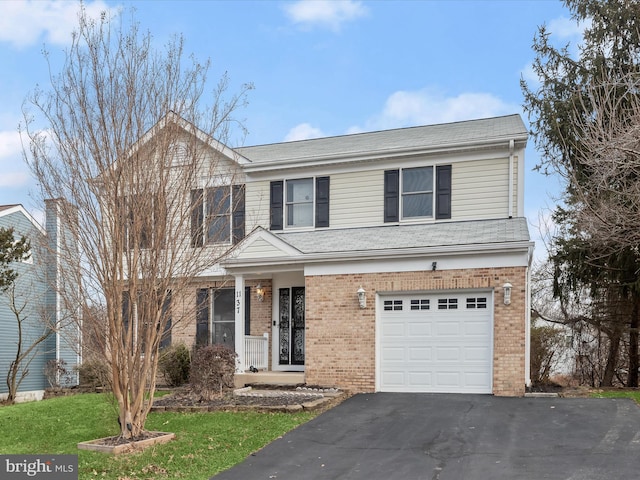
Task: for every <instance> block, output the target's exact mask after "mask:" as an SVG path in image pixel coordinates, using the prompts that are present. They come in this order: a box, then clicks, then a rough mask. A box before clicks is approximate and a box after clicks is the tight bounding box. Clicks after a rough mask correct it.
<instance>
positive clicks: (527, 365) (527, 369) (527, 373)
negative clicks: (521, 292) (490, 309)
mask: <svg viewBox="0 0 640 480" xmlns="http://www.w3.org/2000/svg"><path fill="white" fill-rule="evenodd" d="M533 249H534V247H533V246H530V247H529V261H528V262H527V263H528V265H527V272H526V279H527V280H526V281H527V288H526V289H525V309H526V310H525V319H524V323H525V332H524V355H525V357H524V384H525V386H526V387H527V388H529V387H531V263H532V261H533Z"/></svg>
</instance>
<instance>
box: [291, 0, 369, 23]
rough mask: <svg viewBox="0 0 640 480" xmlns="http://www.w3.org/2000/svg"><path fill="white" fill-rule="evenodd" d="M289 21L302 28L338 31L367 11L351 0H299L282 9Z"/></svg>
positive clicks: (360, 3) (364, 14) (359, 3)
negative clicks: (322, 28)
mask: <svg viewBox="0 0 640 480" xmlns="http://www.w3.org/2000/svg"><path fill="white" fill-rule="evenodd" d="M283 9H284V11H285V13H286V15H287V16H288V17H289V19H290V20H291V21H292V22H293V23H295V24H297V25H301V26H303V27H307V28H310V27H314V26H321V27H328V28H330V29H332V30H336V31H337V30H339V29H340V27H341V26H342V24H343V23H345V22H348V21H351V20H355V19H357V18H360V17H364V16H366V15H367V14H368V9H367V8H366V7H365V6H364V5H363V4H362V2H358V1H353V0H300V1H298V2H294V3H289V4H287V5H285V6H284V7H283Z"/></svg>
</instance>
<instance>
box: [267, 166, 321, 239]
mask: <svg viewBox="0 0 640 480" xmlns="http://www.w3.org/2000/svg"><path fill="white" fill-rule="evenodd" d="M270 206H271V224H270V225H271V230H282V229H284V228H298V227H316V228H321V227H328V226H329V177H315V178H300V179H292V180H279V181H275V182H271V190H270Z"/></svg>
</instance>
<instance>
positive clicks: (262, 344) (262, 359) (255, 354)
mask: <svg viewBox="0 0 640 480" xmlns="http://www.w3.org/2000/svg"><path fill="white" fill-rule="evenodd" d="M244 366H245V368H246V369H249V367H254V368H257V369H258V370H268V369H269V334H268V333H265V334H263V335H262V336H261V337H258V336H251V335H245V337H244Z"/></svg>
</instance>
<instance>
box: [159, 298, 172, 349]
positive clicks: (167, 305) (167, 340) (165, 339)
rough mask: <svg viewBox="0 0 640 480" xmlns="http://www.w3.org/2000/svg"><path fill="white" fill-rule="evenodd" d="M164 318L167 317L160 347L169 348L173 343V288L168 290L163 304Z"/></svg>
mask: <svg viewBox="0 0 640 480" xmlns="http://www.w3.org/2000/svg"><path fill="white" fill-rule="evenodd" d="M162 318H163V319H165V318H166V322H167V323H165V325H164V330H163V332H162V337H161V338H160V348H161V349H162V348H167V347H168V346H170V345H171V320H172V319H171V290H169V291H168V292H167V296H166V297H165V299H164V303H163V304H162Z"/></svg>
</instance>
